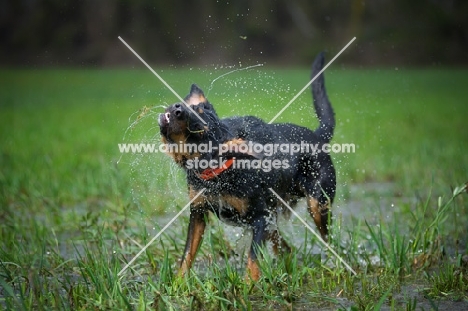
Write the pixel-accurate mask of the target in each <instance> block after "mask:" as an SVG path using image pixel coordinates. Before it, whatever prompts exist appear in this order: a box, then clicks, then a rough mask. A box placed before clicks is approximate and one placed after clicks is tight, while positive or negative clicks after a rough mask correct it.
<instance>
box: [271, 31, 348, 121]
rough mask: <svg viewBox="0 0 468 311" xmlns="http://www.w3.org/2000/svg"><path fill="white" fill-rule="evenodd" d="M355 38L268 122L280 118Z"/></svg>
mask: <svg viewBox="0 0 468 311" xmlns="http://www.w3.org/2000/svg"><path fill="white" fill-rule="evenodd" d="M354 40H356V37H354V38H352V39H351V41H349V42H348V44H346V46H345V47H344V48H342V49H341V51H339V52H338V54H336V55H335V57H333V59H332V60H331V61H329V62H328V64H326V65H325V67H323V68H322V70H320V72H319V73H318V74H316V75H315V77H313V78H312V80H310V81H309V83H307V84H306V86H304V87H303V88H302V90H300V91H299V93H297V94H296V96H294V97H293V98H292V99H291V100H290V101H289V103H287V104H286V106H284V107H283V109H281V110H280V112H278V113H277V114H276V116H274V117H273V119H271V121H270V122H268V124H271V123H273V121H275V120H276V118H278V117H279V116H280V115H281V114H282V113H283V112H284V111H285V110H286V109H288V107H289V106H290V105H291V104H292V103H293V102H294V101H295V100H296V99H297V98H298V97H299V95H301V94H302V93H303V92H304V91H305V90H306V89H307V88H308V87H309V86H310V85H311V84H312V82H314V81H315V79H317V77H318V76H320V74H321V73H322V72H324V71H325V69H327V68H328V66H330V65H331V64H332V63H333V62H334V61H335V59H337V58H338V56H340V54H341V53H343V52H344V51H345V50H346V49H347V48H348V46H350V45H351V43H353V41H354Z"/></svg>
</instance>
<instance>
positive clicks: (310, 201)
mask: <svg viewBox="0 0 468 311" xmlns="http://www.w3.org/2000/svg"><path fill="white" fill-rule="evenodd" d="M307 205H308V207H309V213H310V216H312V218H313V219H314V222H315V225H316V226H317V229H318V230H319V231H320V235H321V236H322V239H324V240H325V241H327V239H328V226H329V223H328V218H329V217H330V216H331V211H330V204H329V203H327V204H320V202H319V201H318V200H317V199H316V198H314V197H312V196H309V197H308V198H307Z"/></svg>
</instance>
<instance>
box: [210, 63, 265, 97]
mask: <svg viewBox="0 0 468 311" xmlns="http://www.w3.org/2000/svg"><path fill="white" fill-rule="evenodd" d="M261 66H263V64H257V65H252V66H248V67H244V68H238V69H234V70H231V71H229V72H226V73H224V74H222V75H220V76H219V77H217V78H216V79H214V80H213V81H211V84H210V87H209V88H208V91H207V96H208V95H209V94H210V91H211V89H212V88H213V84H214V83H215V82H216V81H217V80H219V79H221V78H224V77H225V76H227V75H230V74H232V73H234V72H238V71H243V70H248V69H252V68H255V67H261Z"/></svg>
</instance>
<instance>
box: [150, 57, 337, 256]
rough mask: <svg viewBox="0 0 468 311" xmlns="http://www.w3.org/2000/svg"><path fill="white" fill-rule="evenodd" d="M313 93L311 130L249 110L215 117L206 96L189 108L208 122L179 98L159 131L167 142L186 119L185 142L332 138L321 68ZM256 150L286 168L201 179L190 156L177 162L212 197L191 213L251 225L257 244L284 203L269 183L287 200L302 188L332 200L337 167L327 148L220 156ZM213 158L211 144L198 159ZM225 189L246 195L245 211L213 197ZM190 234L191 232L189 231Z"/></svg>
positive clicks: (194, 89) (301, 194)
mask: <svg viewBox="0 0 468 311" xmlns="http://www.w3.org/2000/svg"><path fill="white" fill-rule="evenodd" d="M323 63H324V57H323V54H320V55H319V56H318V57H317V58H316V60H315V61H314V64H313V66H312V77H313V76H315V75H316V74H317V73H318V72H319V71H320V70H321V69H322V67H323ZM312 93H313V99H314V107H315V110H316V113H317V116H318V118H319V120H320V125H319V127H318V128H317V129H316V130H315V131H312V130H310V129H308V128H305V127H302V126H298V125H294V124H290V123H276V124H271V125H270V124H267V123H266V122H264V121H262V120H261V119H259V118H257V117H253V116H236V117H229V118H224V119H219V117H218V115H217V114H216V112H215V110H214V108H213V106H212V105H211V104H210V103H209V102H208V101H204V102H201V103H199V104H198V105H195V106H192V108H193V109H194V110H195V111H197V112H199V111H201V112H202V113H199V116H201V118H203V120H205V122H206V123H207V124H206V125H205V124H203V123H202V122H201V121H200V120H199V119H198V118H197V117H196V116H195V115H194V113H193V112H191V111H189V110H188V108H187V107H186V106H185V105H184V104H183V103H177V104H174V105H172V106H170V107H169V108H167V110H166V113H169V115H168V116H169V118H170V120H171V122H170V123H169V124H167V122H165V121H164V118H165V114H162V115H161V116H160V120H159V122H160V128H161V135H162V136H163V137H164V138H165V139H166V140H167V141H168V142H171V137H170V136H171V133H174V132H177V131H178V130H180V129H177V128H176V127H177V126H178V125H180V123H177V122H175V121H179V122H185V123H186V125H187V128H186V129H185V130H184V133H183V136H184V137H185V138H186V142H187V143H197V144H200V143H205V144H207V143H208V142H209V141H211V142H212V144H213V146H218V145H220V144H222V143H225V142H227V141H230V140H233V139H243V140H245V141H246V142H249V141H251V142H254V143H259V144H263V145H265V144H275V143H276V144H283V143H288V144H293V143H297V144H300V143H301V142H309V143H311V144H315V143H319V144H321V145H322V144H324V143H328V142H329V141H330V140H331V138H332V136H333V131H334V127H335V120H334V112H333V109H332V107H331V105H330V103H329V101H328V98H327V94H326V91H325V86H324V77H323V74H322V75H321V76H320V77H319V78H318V79H316V80H315V81H314V83H313V84H312ZM192 95H203V92H202V90H201V89H199V88H198V87H197V86H196V85H192V88H191V91H190V94H189V95H188V96H187V98H186V100H188V99H189V98H190V96H192ZM246 105H248V103H247V104H246ZM291 109H292V108H291ZM176 143H177V142H176ZM259 156H260V157H262V158H263V159H269V160H273V159H279V160H280V161H283V160H287V162H288V163H289V168H286V169H272V170H271V171H270V172H265V171H263V170H262V169H232V168H230V169H227V170H226V171H224V172H223V173H222V174H220V175H219V176H217V177H215V178H213V179H211V180H202V179H201V178H200V177H199V173H200V172H201V171H202V170H196V169H187V168H186V164H187V161H188V160H189V159H184V161H183V162H182V163H179V164H181V166H182V167H183V168H184V169H185V171H186V173H187V183H188V185H189V186H190V187H191V188H192V189H193V190H194V191H195V192H198V191H200V190H201V189H203V188H205V189H206V191H205V193H204V195H205V196H207V197H211V198H215V199H212V200H210V202H209V203H207V204H206V206H204V207H203V208H192V209H191V214H192V215H191V219H193V218H198V219H199V218H200V217H197V216H196V215H195V214H204V215H205V214H206V213H208V212H213V213H214V214H216V215H217V216H218V217H219V218H220V219H221V220H223V221H226V222H229V223H231V224H235V225H238V226H246V227H249V228H252V229H253V241H254V242H255V243H252V245H261V244H262V243H264V241H265V239H266V237H267V227H268V226H269V223H270V221H271V220H273V221H274V220H275V218H276V213H277V208H278V207H281V206H282V204H281V203H280V202H279V201H278V199H277V198H276V197H275V196H274V194H273V193H272V192H271V191H269V188H272V189H273V190H274V191H275V192H276V193H278V194H279V195H280V196H281V197H282V198H284V199H285V200H288V202H290V203H291V204H293V203H295V201H296V198H298V197H304V196H305V195H306V194H307V195H310V196H312V197H314V198H316V199H317V200H318V201H319V202H320V203H321V204H323V205H326V204H327V203H330V204H331V203H332V202H333V198H334V196H335V186H336V180H335V170H334V167H333V163H332V160H331V157H330V155H329V154H327V153H323V152H322V153H319V154H311V153H296V154H293V155H289V154H284V153H276V154H273V155H271V156H264V155H249V154H245V153H232V154H228V155H223V156H222V158H223V159H226V158H228V157H235V158H236V159H241V158H242V159H255V158H258V157H259ZM212 158H213V159H218V158H219V154H218V151H216V150H214V151H212V152H211V153H205V154H201V155H200V159H212ZM224 195H229V196H234V197H238V198H241V199H244V200H247V201H248V210H247V211H246V212H245V214H241V213H239V212H237V211H236V209H234V208H232V207H229V206H225V204H220V203H219V202H220V201H219V200H217V199H216V198H218V197H220V196H224ZM220 205H223V206H220ZM322 217H323V223H324V224H325V225H326V224H327V220H328V217H329V215H328V214H324V215H322ZM189 234H190V233H189ZM189 239H190V237H188V240H189ZM186 252H187V248H186ZM250 252H251V253H250V255H251V257H252V258H253V259H255V258H256V257H257V256H256V247H252V249H251V251H250Z"/></svg>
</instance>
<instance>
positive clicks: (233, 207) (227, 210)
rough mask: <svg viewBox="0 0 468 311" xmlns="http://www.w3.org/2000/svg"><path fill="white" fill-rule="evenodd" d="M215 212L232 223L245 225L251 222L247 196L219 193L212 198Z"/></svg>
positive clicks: (226, 221) (221, 218)
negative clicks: (240, 196)
mask: <svg viewBox="0 0 468 311" xmlns="http://www.w3.org/2000/svg"><path fill="white" fill-rule="evenodd" d="M210 201H211V203H212V204H211V206H212V210H213V212H214V213H215V214H216V215H217V216H218V218H219V219H220V220H221V221H223V222H225V223H227V224H230V225H234V226H245V225H248V223H249V217H248V215H247V214H248V213H247V212H248V208H249V202H248V200H247V199H246V198H239V197H236V196H232V195H218V196H214V197H211V198H210Z"/></svg>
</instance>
